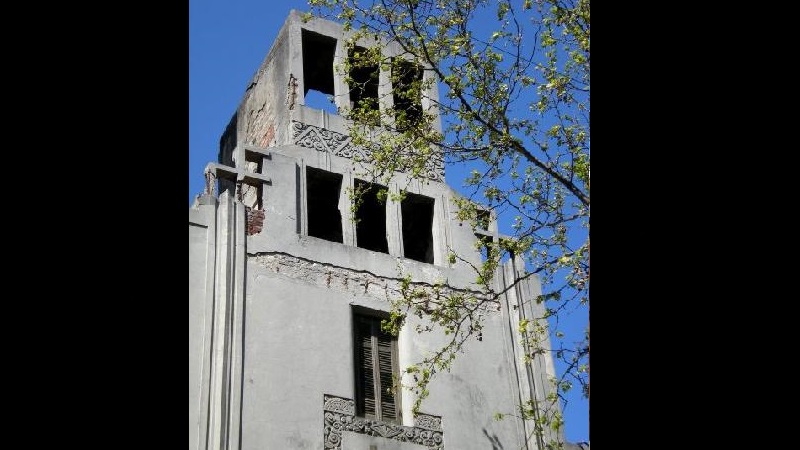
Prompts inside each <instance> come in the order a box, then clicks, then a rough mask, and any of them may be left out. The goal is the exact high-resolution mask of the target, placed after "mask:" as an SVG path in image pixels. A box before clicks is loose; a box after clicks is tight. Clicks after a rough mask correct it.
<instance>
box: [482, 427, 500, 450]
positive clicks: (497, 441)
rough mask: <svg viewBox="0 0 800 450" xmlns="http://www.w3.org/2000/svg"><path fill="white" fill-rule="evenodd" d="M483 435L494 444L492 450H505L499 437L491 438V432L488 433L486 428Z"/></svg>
mask: <svg viewBox="0 0 800 450" xmlns="http://www.w3.org/2000/svg"><path fill="white" fill-rule="evenodd" d="M483 435H484V436H486V439H488V440H489V442H490V443H491V444H492V450H503V444H501V443H500V439H497V435H496V434H495V435H493V436H489V432H488V431H486V428H483Z"/></svg>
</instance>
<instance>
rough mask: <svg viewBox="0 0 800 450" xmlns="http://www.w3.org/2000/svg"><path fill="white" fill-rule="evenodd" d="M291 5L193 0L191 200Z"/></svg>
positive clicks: (585, 432) (296, 3)
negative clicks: (222, 135) (204, 170)
mask: <svg viewBox="0 0 800 450" xmlns="http://www.w3.org/2000/svg"><path fill="white" fill-rule="evenodd" d="M291 9H297V10H300V11H307V10H308V9H309V8H308V7H307V2H306V0H280V1H273V0H226V1H223V0H189V196H188V201H189V204H191V203H192V201H193V199H194V197H195V196H196V195H197V194H199V193H201V192H202V190H203V183H204V180H203V169H204V168H205V166H206V164H207V163H209V162H214V161H216V159H217V151H218V148H219V138H220V136H221V134H222V132H223V131H224V129H225V126H226V125H227V124H228V122H229V121H230V119H231V116H232V115H233V113H234V111H235V110H236V107H237V106H238V104H239V101H240V100H241V98H242V96H243V95H244V90H245V88H246V87H247V84H248V82H249V81H250V79H251V78H252V77H253V75H254V73H255V71H256V70H257V69H258V66H259V65H260V64H261V61H262V60H263V59H264V57H266V55H267V52H268V51H269V48H270V45H271V44H272V41H273V40H274V39H275V37H276V36H277V34H278V31H279V30H280V27H281V26H282V25H283V22H284V20H285V19H286V17H287V16H288V14H289V11H290V10H291ZM446 171H447V182H448V184H450V185H451V186H452V187H453V188H455V189H456V190H460V189H461V186H462V185H463V179H464V178H463V177H464V174H466V173H468V170H464V168H461V167H458V168H456V167H452V168H451V167H448V168H447V169H446ZM504 222H505V224H504ZM507 226H508V221H504V220H501V221H500V228H501V229H500V232H501V233H504V234H509V235H510V234H512V233H511V229H510V228H508V229H504V228H505V227H507ZM586 321H587V312H586V308H581V309H580V310H578V311H576V312H575V313H574V314H572V315H570V316H569V317H567V319H566V323H564V324H562V326H561V327H560V329H562V330H564V331H565V333H566V335H567V336H570V335H572V334H573V333H576V332H577V333H580V330H581V329H583V327H585V324H586ZM557 365H558V363H557ZM578 391H579V389H578V388H577V387H576V388H574V389H573V391H572V394H571V395H570V396H569V402H570V404H569V407H568V408H567V409H566V411H565V414H566V417H565V420H566V424H565V434H566V438H567V440H569V441H571V442H580V441H588V440H589V424H588V420H589V418H588V415H589V414H588V402H587V401H586V400H585V399H581V398H580V395H579V394H578ZM490 413H493V412H490Z"/></svg>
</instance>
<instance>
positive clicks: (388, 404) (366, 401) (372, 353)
mask: <svg viewBox="0 0 800 450" xmlns="http://www.w3.org/2000/svg"><path fill="white" fill-rule="evenodd" d="M382 318H383V317H382V316H374V315H368V314H364V313H362V312H361V311H360V310H354V311H353V336H354V339H355V342H354V344H355V345H354V349H355V355H354V357H355V358H354V361H355V365H356V367H355V374H356V377H355V385H356V386H355V387H356V415H358V416H360V417H365V418H368V419H374V420H383V421H394V422H399V420H400V417H401V409H400V401H399V400H400V396H399V395H398V390H397V389H396V388H395V385H394V377H395V376H397V375H398V374H399V373H400V372H399V370H398V367H399V364H398V358H397V338H395V337H394V336H392V335H390V334H388V333H386V332H384V331H383V330H381V320H382Z"/></svg>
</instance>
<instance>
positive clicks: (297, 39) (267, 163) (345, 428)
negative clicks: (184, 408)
mask: <svg viewBox="0 0 800 450" xmlns="http://www.w3.org/2000/svg"><path fill="white" fill-rule="evenodd" d="M344 37H345V33H344V32H343V30H342V28H341V26H339V25H337V24H336V23H333V22H329V21H325V20H318V19H315V20H312V21H310V22H308V23H303V21H302V20H301V15H300V14H299V13H297V12H295V11H292V13H291V14H290V15H289V17H288V18H287V20H286V22H285V24H284V26H283V28H282V29H281V31H280V33H279V35H278V38H277V39H276V41H275V42H274V44H273V45H272V48H271V50H270V52H269V54H268V56H267V57H266V59H265V60H264V62H263V63H262V65H261V67H260V68H259V69H258V72H257V73H256V74H255V76H254V78H253V80H252V82H251V83H250V86H249V87H247V89H246V92H245V95H244V98H243V100H242V102H241V104H240V106H239V108H238V109H237V111H236V112H235V114H234V116H233V118H232V120H231V122H230V124H229V125H228V127H227V129H226V130H225V132H224V134H223V137H222V139H221V144H220V153H219V160H218V162H217V163H210V164H209V165H208V166H207V169H206V177H207V183H206V184H207V186H206V190H205V192H204V193H203V194H201V195H199V196H198V198H197V200H196V201H195V204H194V205H193V206H192V207H191V208H190V210H189V450H212V449H213V450H216V449H237V450H238V449H243V450H265V449H266V450H284V449H309V450H312V449H313V450H323V449H336V450H339V449H341V450H356V449H358V450H392V449H394V450H422V449H429V450H434V449H447V450H469V449H506V450H511V449H529V450H534V449H537V448H538V447H540V446H541V443H537V440H536V439H535V438H534V437H533V424H532V423H531V422H530V421H522V420H520V419H518V418H515V417H508V418H506V419H504V420H499V421H498V420H495V419H494V418H493V415H494V414H495V413H497V412H501V413H514V412H515V408H516V407H517V405H519V404H520V402H521V401H524V400H525V399H528V398H531V396H532V397H533V398H537V399H544V398H545V397H546V395H547V393H548V392H550V390H551V387H550V385H549V382H548V379H549V377H551V376H552V375H553V372H554V371H553V365H552V359H551V358H550V357H549V355H540V356H538V357H537V358H536V359H535V360H534V363H533V364H532V365H530V366H528V365H525V364H522V363H521V361H522V348H523V347H522V343H521V342H520V337H519V334H518V333H517V331H516V330H517V327H518V324H519V322H520V320H522V319H526V318H532V317H539V316H541V311H540V310H538V309H537V308H540V306H537V305H536V302H535V301H531V300H532V299H535V298H536V297H537V296H538V295H539V293H540V286H539V283H538V281H537V279H536V278H535V277H530V278H528V279H526V280H525V281H522V282H520V283H518V284H517V286H516V287H514V288H512V289H508V290H507V291H506V292H505V294H504V295H503V296H502V298H501V302H500V305H499V306H497V307H495V308H490V309H487V311H486V322H485V327H484V329H483V330H482V336H481V339H480V340H477V339H475V340H472V341H470V342H469V343H468V345H467V346H466V348H465V352H464V353H463V354H461V355H459V357H458V359H457V360H456V361H455V363H454V366H453V368H452V370H451V371H450V372H443V373H440V374H437V377H436V378H435V379H434V381H433V382H432V383H431V386H430V392H431V394H430V396H429V397H428V398H427V399H425V401H424V402H423V403H422V408H421V411H420V412H421V414H418V415H416V416H414V415H413V414H412V405H413V403H414V400H415V398H414V394H413V393H412V392H411V391H409V390H408V389H402V390H399V391H394V392H392V390H391V386H392V378H393V377H396V376H399V375H400V373H401V371H402V370H403V369H404V368H405V367H408V366H409V365H411V364H414V363H418V362H419V361H420V360H421V359H422V358H423V357H424V356H426V355H428V354H430V352H432V351H434V350H436V349H438V348H439V347H441V346H442V345H443V344H444V343H445V342H446V341H445V339H446V337H445V336H444V335H443V334H442V333H438V332H433V333H431V332H427V333H417V332H416V331H415V328H414V327H415V326H416V324H418V323H421V322H420V321H418V320H417V318H416V317H409V318H407V322H406V324H405V325H404V327H403V329H402V330H401V331H400V333H399V336H397V337H393V336H390V335H388V334H386V333H385V332H383V331H382V330H381V329H380V320H381V319H382V318H383V317H385V316H386V313H387V311H389V309H390V303H389V300H390V299H391V298H393V297H394V296H397V295H398V293H399V289H400V283H401V278H400V277H401V274H402V275H406V274H410V275H411V279H412V281H413V282H414V283H418V284H420V285H431V284H434V283H436V282H439V281H441V280H446V283H447V288H448V289H456V290H458V289H471V288H474V287H475V286H474V284H473V283H474V279H475V272H474V271H473V270H472V269H471V268H470V267H469V266H468V265H469V264H475V265H480V263H481V255H480V253H479V251H478V250H476V247H475V245H474V244H475V240H476V239H478V238H479V237H480V235H481V234H483V235H485V236H487V237H491V238H492V239H497V238H498V235H497V226H496V223H494V221H489V222H488V226H486V227H485V228H486V229H484V230H480V232H479V233H478V234H477V235H476V231H475V230H474V229H473V228H472V227H471V226H470V225H469V224H467V223H461V222H459V221H458V220H457V218H456V217H455V211H456V209H455V205H454V204H453V201H452V200H453V199H454V198H456V197H457V195H458V194H457V193H456V192H455V191H454V190H452V189H451V188H450V187H448V186H447V185H446V184H445V183H444V164H443V160H442V158H441V157H438V158H432V159H430V160H429V161H428V166H427V167H426V171H425V173H426V180H425V181H420V180H414V181H411V182H410V183H409V182H408V178H407V176H406V175H405V174H403V173H398V174H397V175H396V177H395V180H394V181H393V182H392V183H390V185H389V186H386V187H387V188H388V189H389V191H390V192H397V191H398V189H399V186H403V189H405V190H406V191H407V192H409V195H408V196H407V197H406V199H405V200H404V201H402V202H396V201H388V202H385V203H380V202H377V201H375V200H374V197H371V199H370V198H367V199H366V200H365V202H364V204H362V205H361V206H360V207H359V208H358V209H355V210H354V211H351V207H350V199H349V197H348V194H347V189H348V188H352V187H354V186H358V185H362V184H364V185H365V186H367V187H370V185H369V183H368V180H363V179H361V178H359V177H360V175H359V174H360V171H359V167H363V166H362V164H365V162H366V163H368V162H369V157H370V152H369V151H368V150H365V149H364V148H362V147H358V146H356V145H354V144H353V143H352V141H351V139H350V137H349V136H348V133H347V124H346V123H345V121H344V120H343V119H342V117H340V116H338V115H336V114H333V113H329V112H327V111H324V110H320V109H315V108H312V107H309V106H307V105H306V104H305V103H306V102H305V99H306V98H307V94H308V92H310V91H318V92H321V93H323V94H327V95H332V96H333V97H334V99H335V102H336V106H337V107H339V108H342V107H349V106H350V105H351V103H350V102H352V101H354V98H353V96H354V95H355V94H353V92H352V91H350V90H348V86H347V84H346V82H345V81H344V79H343V77H342V76H341V75H340V74H338V73H337V71H336V70H334V66H335V65H336V64H337V61H341V58H345V57H347V54H346V50H345V46H344V42H343V39H344ZM364 45H370V44H369V43H365V44H364ZM371 45H375V44H374V43H373V44H371ZM381 45H382V51H383V52H385V54H386V55H388V56H393V55H397V54H399V52H397V49H396V48H395V47H394V46H392V45H390V44H381ZM392 52H395V53H394V54H393V53H392ZM375 70H376V71H378V72H379V77H378V79H379V80H380V82H379V83H378V84H377V86H374V88H373V89H372V91H371V92H368V91H366V90H365V91H362V92H361V94H360V95H380V96H381V98H385V99H386V101H392V96H391V95H384V94H387V93H389V94H391V89H392V86H391V82H390V79H389V76H388V75H387V74H385V73H383V72H382V71H381V69H380V68H379V67H375ZM426 76H427V75H426ZM437 96H438V93H437V91H436V88H435V85H434V87H433V88H430V89H429V90H427V91H426V92H424V93H423V95H422V98H421V99H420V103H419V104H420V105H421V106H422V108H425V109H426V110H428V111H434V112H435V110H433V109H431V108H434V105H433V104H431V103H430V101H429V99H431V98H433V99H435V98H437ZM435 125H436V126H438V127H441V125H440V124H439V123H437V124H435ZM372 187H374V186H372ZM352 214H355V215H356V217H355V218H357V219H359V220H357V221H354V220H353V219H354V217H352ZM450 250H452V251H454V252H455V253H457V254H459V255H462V256H464V257H465V259H466V262H464V261H458V262H456V263H451V262H450V261H448V253H449V251H450ZM522 270H523V266H522V264H521V263H520V262H519V261H509V262H507V263H506V264H504V265H502V266H501V267H500V268H499V269H498V271H497V273H496V276H495V280H494V282H495V283H496V289H497V290H499V291H502V290H505V287H507V286H510V285H511V284H512V282H513V280H514V279H516V277H518V276H519V275H520V274H521V273H522ZM556 438H558V436H556V435H555V434H552V435H551V434H548V435H547V436H546V439H547V440H552V439H556Z"/></svg>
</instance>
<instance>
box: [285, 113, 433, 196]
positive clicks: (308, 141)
mask: <svg viewBox="0 0 800 450" xmlns="http://www.w3.org/2000/svg"><path fill="white" fill-rule="evenodd" d="M292 139H293V142H294V143H295V145H299V146H300V147H305V148H312V149H314V150H317V151H320V152H328V153H330V154H332V155H334V156H341V157H342V158H349V159H355V160H357V161H364V162H367V163H368V162H370V161H371V160H372V150H371V149H369V148H364V147H361V146H357V145H353V143H352V139H351V138H350V136H348V135H346V134H342V133H337V132H335V131H332V130H328V129H326V128H321V127H318V126H314V125H309V124H307V123H302V122H298V121H292ZM376 146H377V144H376V145H375V146H373V148H375V147H376ZM423 176H424V177H426V178H428V179H431V180H433V181H438V182H440V183H444V158H443V156H442V154H441V153H439V152H434V153H433V155H431V157H430V158H429V159H428V160H427V161H426V162H425V170H424V173H423Z"/></svg>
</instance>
